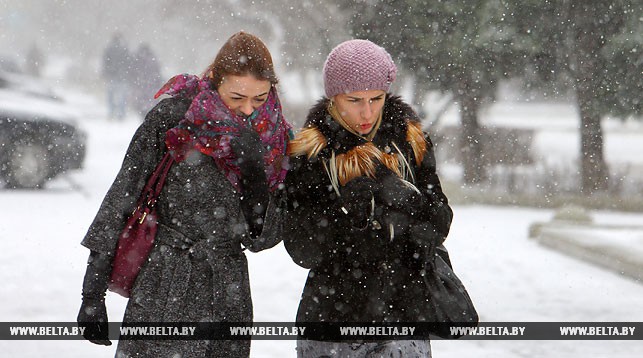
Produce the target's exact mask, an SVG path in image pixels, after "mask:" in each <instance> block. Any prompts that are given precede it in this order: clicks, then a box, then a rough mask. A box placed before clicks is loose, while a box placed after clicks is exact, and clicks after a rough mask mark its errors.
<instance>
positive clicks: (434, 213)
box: [415, 134, 453, 240]
mask: <svg viewBox="0 0 643 358" xmlns="http://www.w3.org/2000/svg"><path fill="white" fill-rule="evenodd" d="M425 139H426V141H427V151H426V153H425V155H424V158H423V159H422V163H421V164H420V166H419V167H417V168H416V170H415V173H416V187H417V188H418V189H419V190H420V192H421V193H422V195H423V197H424V208H423V212H424V217H425V218H426V219H427V220H428V222H429V223H431V225H432V226H433V227H434V228H435V230H436V231H437V233H438V234H440V236H441V237H442V240H444V238H446V237H447V235H448V234H449V229H450V227H451V220H452V219H453V211H452V210H451V207H450V206H449V200H448V199H447V197H446V195H444V192H442V185H441V184H440V179H439V178H438V174H437V171H436V162H435V153H434V151H433V144H432V142H431V139H430V138H429V135H428V134H425Z"/></svg>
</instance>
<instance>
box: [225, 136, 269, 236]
mask: <svg viewBox="0 0 643 358" xmlns="http://www.w3.org/2000/svg"><path fill="white" fill-rule="evenodd" d="M230 147H231V149H232V151H233V152H234V154H235V155H236V157H237V164H238V165H239V170H240V172H241V178H239V186H240V187H241V194H242V196H241V210H242V211H243V215H244V217H245V218H246V222H247V223H248V230H249V232H250V236H251V237H257V236H259V235H260V234H261V230H262V229H263V220H264V215H265V212H266V208H267V207H268V201H269V189H268V179H267V178H266V172H265V169H264V159H263V154H264V151H265V149H264V145H263V143H261V138H259V134H258V133H257V132H255V131H254V130H252V129H243V130H241V132H240V133H239V136H238V137H234V138H233V139H232V140H231V141H230Z"/></svg>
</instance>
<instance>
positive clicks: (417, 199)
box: [375, 165, 426, 217]
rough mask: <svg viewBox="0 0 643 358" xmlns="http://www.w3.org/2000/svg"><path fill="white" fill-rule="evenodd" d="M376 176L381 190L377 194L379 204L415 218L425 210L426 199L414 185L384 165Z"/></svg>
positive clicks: (378, 169)
mask: <svg viewBox="0 0 643 358" xmlns="http://www.w3.org/2000/svg"><path fill="white" fill-rule="evenodd" d="M375 175H376V176H377V180H378V182H379V183H380V185H379V187H378V189H379V190H378V191H377V192H376V193H375V198H376V200H377V202H378V203H381V204H383V205H384V206H385V207H386V208H388V209H391V210H393V211H396V212H399V213H406V214H408V215H410V216H411V217H415V216H416V215H418V213H419V212H420V211H422V210H423V209H424V206H425V205H426V204H425V203H424V198H423V196H422V194H421V193H420V192H419V190H418V189H417V188H415V186H413V184H411V183H410V182H407V181H405V180H403V179H402V178H400V177H399V176H398V175H397V174H395V173H394V172H393V171H391V170H390V169H388V168H387V167H385V166H384V165H379V166H378V168H377V170H376V174H375Z"/></svg>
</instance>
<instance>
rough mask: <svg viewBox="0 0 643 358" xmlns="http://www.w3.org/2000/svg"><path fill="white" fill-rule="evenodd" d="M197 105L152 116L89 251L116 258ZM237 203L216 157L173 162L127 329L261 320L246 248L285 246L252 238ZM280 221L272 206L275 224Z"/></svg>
mask: <svg viewBox="0 0 643 358" xmlns="http://www.w3.org/2000/svg"><path fill="white" fill-rule="evenodd" d="M189 104H190V101H189V100H187V99H179V98H170V99H165V100H163V101H161V102H160V103H159V104H158V105H157V106H156V107H155V108H153V109H152V110H151V111H150V112H149V113H148V115H147V117H146V119H145V121H144V122H143V123H142V125H141V126H140V127H139V129H138V130H137V132H136V134H135V135H134V137H133V139H132V142H131V144H130V146H129V148H128V150H127V154H126V156H125V159H124V161H123V165H122V167H121V169H120V171H119V173H118V175H117V177H116V179H115V180H114V183H113V184H112V186H111V188H110V189H109V191H108V193H107V195H106V196H105V199H104V200H103V203H102V205H101V207H100V209H99V211H98V214H97V215H96V218H95V219H94V221H93V223H92V224H91V227H90V228H89V231H88V233H87V235H86V236H85V238H84V240H83V241H82V244H83V245H84V246H86V247H87V248H89V249H91V250H94V251H98V252H101V253H104V254H108V255H112V256H113V255H114V250H115V248H116V245H117V240H118V236H119V233H120V231H122V229H123V227H124V225H125V222H126V220H127V217H128V216H129V215H130V214H131V213H132V211H133V209H134V206H135V204H136V200H137V199H138V197H139V195H140V193H141V190H142V189H143V187H144V186H145V183H146V181H147V177H148V175H149V174H150V173H152V171H153V170H154V168H155V166H156V165H157V163H158V162H159V161H160V160H161V158H162V156H163V154H164V153H165V133H166V131H167V130H168V129H170V128H172V127H174V126H176V125H177V124H178V122H179V121H180V120H181V119H182V118H183V116H184V114H185V112H186V110H187V108H188V107H189ZM238 195H239V194H237V192H236V191H235V190H234V188H233V186H232V184H230V182H229V181H228V180H227V179H226V178H225V177H224V175H223V172H222V171H221V170H220V169H219V168H218V167H217V166H216V164H215V163H214V161H213V160H212V158H210V157H208V156H205V155H203V154H201V153H196V154H194V155H192V156H190V157H189V158H188V159H186V160H185V161H183V162H180V163H174V165H173V167H172V168H171V169H170V172H169V174H168V176H167V179H166V183H165V185H164V188H163V191H162V193H161V195H160V199H159V201H158V203H157V210H158V223H159V225H158V232H157V236H156V240H155V243H154V247H153V249H152V251H151V253H150V256H149V259H148V261H147V262H146V264H145V265H144V266H143V267H142V269H141V271H140V273H139V276H138V277H137V280H136V282H135V284H134V287H133V289H132V293H131V296H130V299H129V302H128V305H127V309H126V312H125V317H124V318H123V321H124V322H179V321H180V322H222V321H231V322H251V321H252V301H251V297H250V285H249V279H248V267H247V261H246V257H245V255H244V253H243V252H242V245H243V246H245V247H246V248H248V249H249V250H251V251H253V252H254V251H260V250H263V249H266V248H270V247H272V246H274V245H276V244H277V243H278V242H279V239H276V238H274V237H273V238H271V237H268V236H266V235H267V234H266V235H264V233H267V232H268V231H269V230H268V225H265V226H264V229H265V230H264V232H263V233H262V235H261V236H260V237H259V238H255V239H253V238H251V237H249V235H248V234H247V225H246V224H245V221H244V218H243V214H242V212H241V209H240V205H239V196H238ZM273 215H276V214H275V210H274V205H273V204H272V203H271V204H270V205H269V208H268V214H267V216H273ZM267 218H268V217H267ZM267 221H269V220H266V222H267ZM249 352H250V341H197V340H187V341H169V340H168V341H143V340H120V341H119V344H118V348H117V352H116V356H118V357H182V358H187V357H247V356H248V355H249Z"/></svg>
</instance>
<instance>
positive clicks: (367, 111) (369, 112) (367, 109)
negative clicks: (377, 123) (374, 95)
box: [362, 101, 373, 119]
mask: <svg viewBox="0 0 643 358" xmlns="http://www.w3.org/2000/svg"><path fill="white" fill-rule="evenodd" d="M372 105H373V104H372V103H371V102H370V101H366V103H365V104H364V108H362V118H364V119H370V118H371V117H372V116H373V108H371V106H372Z"/></svg>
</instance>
